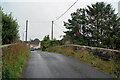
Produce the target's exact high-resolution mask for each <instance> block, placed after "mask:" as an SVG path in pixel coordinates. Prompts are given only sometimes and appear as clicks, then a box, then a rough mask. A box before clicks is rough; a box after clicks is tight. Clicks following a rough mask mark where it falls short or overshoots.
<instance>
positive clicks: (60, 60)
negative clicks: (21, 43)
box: [22, 51, 112, 80]
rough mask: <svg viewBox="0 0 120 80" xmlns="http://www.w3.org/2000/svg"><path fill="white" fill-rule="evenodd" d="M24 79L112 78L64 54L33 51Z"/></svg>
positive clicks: (25, 69) (24, 70) (23, 75)
mask: <svg viewBox="0 0 120 80" xmlns="http://www.w3.org/2000/svg"><path fill="white" fill-rule="evenodd" d="M22 78H112V77H111V76H109V75H107V74H105V73H103V72H101V71H99V70H96V69H95V68H93V67H91V66H89V65H87V64H85V63H83V62H80V61H78V60H76V59H73V58H71V57H68V56H64V55H62V54H58V53H48V52H42V51H32V52H31V56H30V57H29V59H28V60H27V63H26V66H25V68H24V69H23V73H22ZM109 80H111V79H109Z"/></svg>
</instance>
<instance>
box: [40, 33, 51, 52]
mask: <svg viewBox="0 0 120 80" xmlns="http://www.w3.org/2000/svg"><path fill="white" fill-rule="evenodd" d="M49 46H50V38H49V35H47V36H45V37H44V39H43V40H42V41H41V48H42V50H43V51H44V50H45V49H47V48H48V47H49Z"/></svg>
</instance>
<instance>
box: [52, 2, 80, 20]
mask: <svg viewBox="0 0 120 80" xmlns="http://www.w3.org/2000/svg"><path fill="white" fill-rule="evenodd" d="M77 1H78V0H77ZM77 1H75V2H74V3H73V4H72V5H71V6H70V7H69V8H68V9H67V10H66V11H65V12H64V13H63V14H61V15H60V17H58V18H57V19H55V20H54V21H56V20H58V19H59V18H61V17H62V16H63V15H64V14H65V13H66V12H67V11H68V10H70V8H72V7H73V6H74V5H75V4H76V3H77Z"/></svg>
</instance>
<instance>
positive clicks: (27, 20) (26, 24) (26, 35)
mask: <svg viewBox="0 0 120 80" xmlns="http://www.w3.org/2000/svg"><path fill="white" fill-rule="evenodd" d="M27 28H28V20H26V42H27Z"/></svg>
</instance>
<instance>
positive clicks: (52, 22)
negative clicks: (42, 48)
mask: <svg viewBox="0 0 120 80" xmlns="http://www.w3.org/2000/svg"><path fill="white" fill-rule="evenodd" d="M53 23H54V22H53V21H52V31H51V40H53Z"/></svg>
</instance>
